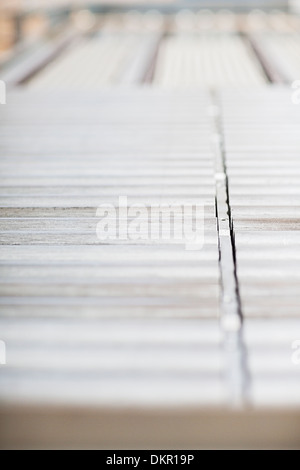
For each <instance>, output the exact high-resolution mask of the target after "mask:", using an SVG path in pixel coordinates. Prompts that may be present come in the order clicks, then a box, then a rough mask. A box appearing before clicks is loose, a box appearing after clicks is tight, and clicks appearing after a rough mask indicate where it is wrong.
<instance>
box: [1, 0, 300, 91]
mask: <svg viewBox="0 0 300 470" xmlns="http://www.w3.org/2000/svg"><path fill="white" fill-rule="evenodd" d="M297 6H299V2H297V1H293V2H289V1H287V0H264V1H257V0H248V1H245V0H239V1H238V0H237V1H235V2H233V1H232V0H231V1H229V0H228V1H227V0H224V1H220V0H211V1H208V0H206V1H205V0H201V1H199V0H198V1H195V0H165V1H155V0H152V1H138V0H136V1H134V2H133V1H130V0H123V1H120V0H119V1H117V0H110V1H109V0H106V1H88V0H86V1H83V0H80V1H67V0H55V1H51V2H50V1H47V0H40V1H33V0H15V1H6V0H1V2H0V67H1V75H2V76H3V75H4V79H5V80H6V81H7V82H8V84H10V83H11V84H12V85H20V84H22V85H26V86H30V87H35V88H36V87H43V88H44V87H50V88H58V87H61V88H65V87H67V88H70V87H71V88H72V87H75V88H91V89H93V88H95V87H96V88H97V87H102V86H114V85H130V84H134V85H136V84H146V83H148V84H149V83H151V84H152V85H154V86H160V87H168V88H176V87H189V86H208V87H209V88H215V87H218V86H227V85H229V86H231V85H232V86H238V85H252V86H253V85H261V84H265V83H268V82H275V83H286V82H291V81H293V80H295V79H296V78H297V77H298V76H300V70H299V68H300V65H299V64H300V60H299V57H300V36H299V25H300V19H299V16H298V13H297V12H298V11H299V10H298V8H297ZM95 57H97V62H95ZM108 57H109V59H110V60H109V61H108V60H107V58H108ZM14 66H15V67H14ZM7 70H9V74H8V76H6V75H5V74H6V71H7ZM79 71H80V73H78V72H79Z"/></svg>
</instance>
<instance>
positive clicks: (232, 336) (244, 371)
mask: <svg viewBox="0 0 300 470" xmlns="http://www.w3.org/2000/svg"><path fill="white" fill-rule="evenodd" d="M212 99H213V102H214V103H215V105H216V106H217V107H218V109H219V113H218V115H217V116H216V117H215V126H216V130H217V132H218V134H219V135H220V144H219V146H220V147H219V150H220V159H221V162H220V164H221V166H222V169H223V172H224V175H225V192H226V196H225V198H226V200H225V201H224V202H225V204H226V210H227V216H228V224H229V238H230V243H231V250H232V262H233V276H234V291H235V292H234V295H235V300H236V303H235V304H236V310H235V313H236V314H237V315H238V317H239V318H240V324H241V326H240V328H239V329H238V330H237V331H236V332H231V333H229V336H228V341H229V343H231V344H232V341H233V342H234V344H235V345H236V348H237V349H236V360H237V363H235V365H232V367H233V368H235V367H236V373H237V374H238V376H239V380H240V392H239V393H240V397H241V399H242V403H243V405H244V406H249V403H250V400H249V398H250V390H251V374H250V370H249V362H248V351H247V345H246V343H245V339H244V330H243V327H244V315H243V309H242V301H241V295H240V286H239V278H238V269H237V268H238V260H237V249H236V243H235V231H234V222H233V215H232V209H231V204H230V185H229V178H228V169H227V162H226V152H225V145H224V144H225V143H224V132H223V116H222V107H221V103H220V97H219V96H218V93H215V92H214V93H212ZM225 198H224V199H225ZM216 217H217V229H218V238H219V261H220V269H221V276H222V271H223V270H224V266H222V255H223V253H222V244H221V239H220V214H219V210H218V198H217V197H216ZM226 294H227V293H226V292H224V285H223V283H222V297H223V299H221V300H222V301H224V296H226ZM233 313H234V312H233ZM229 372H231V373H233V374H234V369H232V370H230V371H229ZM235 379H236V376H235Z"/></svg>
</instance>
